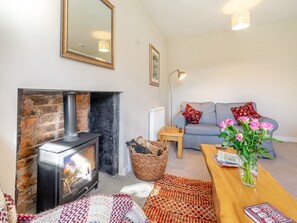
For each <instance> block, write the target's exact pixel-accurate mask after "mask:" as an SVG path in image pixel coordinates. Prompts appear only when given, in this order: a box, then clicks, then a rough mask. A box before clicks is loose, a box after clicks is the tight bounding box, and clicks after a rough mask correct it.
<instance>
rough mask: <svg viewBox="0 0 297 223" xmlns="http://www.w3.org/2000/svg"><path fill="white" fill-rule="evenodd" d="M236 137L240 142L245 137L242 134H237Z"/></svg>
mask: <svg viewBox="0 0 297 223" xmlns="http://www.w3.org/2000/svg"><path fill="white" fill-rule="evenodd" d="M235 137H236V139H237V140H238V141H239V142H241V141H242V139H243V135H242V134H241V133H237V134H236V136H235Z"/></svg>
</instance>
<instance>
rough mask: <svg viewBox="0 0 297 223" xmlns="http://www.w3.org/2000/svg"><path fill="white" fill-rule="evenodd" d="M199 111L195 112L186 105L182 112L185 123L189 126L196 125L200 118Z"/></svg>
mask: <svg viewBox="0 0 297 223" xmlns="http://www.w3.org/2000/svg"><path fill="white" fill-rule="evenodd" d="M202 113H203V112H201V111H198V110H195V108H193V107H192V106H191V105H189V104H187V105H186V109H185V111H184V112H183V116H185V118H186V121H187V123H190V124H198V123H199V120H200V118H201V116H202Z"/></svg>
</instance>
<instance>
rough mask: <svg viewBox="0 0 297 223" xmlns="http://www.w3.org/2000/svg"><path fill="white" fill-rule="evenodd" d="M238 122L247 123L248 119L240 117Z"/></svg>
mask: <svg viewBox="0 0 297 223" xmlns="http://www.w3.org/2000/svg"><path fill="white" fill-rule="evenodd" d="M238 120H239V121H241V122H248V121H249V118H248V117H246V116H240V117H239V118H238Z"/></svg>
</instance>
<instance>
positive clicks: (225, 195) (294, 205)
mask: <svg viewBox="0 0 297 223" xmlns="http://www.w3.org/2000/svg"><path fill="white" fill-rule="evenodd" d="M200 147H201V150H202V152H203V155H204V158H205V162H206V165H207V168H208V171H209V173H210V175H211V178H212V182H213V196H214V203H215V209H216V214H217V219H218V222H224V223H225V222H226V223H227V222H228V223H233V222H240V223H245V222H253V221H252V220H251V219H250V218H249V217H248V216H247V215H246V214H245V213H244V207H246V206H249V205H254V204H259V203H264V202H269V203H270V204H272V205H273V206H275V207H276V208H277V209H279V210H280V211H282V212H283V213H284V214H285V215H287V216H288V217H290V218H292V219H293V220H295V221H296V222H297V200H295V199H294V198H293V197H292V196H291V195H290V194H289V193H288V192H287V191H285V189H284V188H283V187H282V186H280V185H279V183H278V182H277V181H276V180H275V179H274V178H273V177H272V176H271V175H270V174H269V173H268V172H267V171H266V170H265V169H264V168H263V167H262V166H261V165H259V166H258V171H259V172H258V179H257V184H256V186H255V187H248V186H245V185H243V184H242V182H241V180H240V177H239V171H238V168H230V167H229V168H227V167H220V166H219V165H218V164H217V163H216V162H215V161H214V160H213V159H212V156H213V155H214V154H217V152H218V149H217V148H216V147H215V146H214V145H205V144H204V145H200ZM224 151H227V152H232V153H235V150H233V149H231V148H228V149H227V150H224ZM271 162H274V161H271ZM275 162H277V160H275ZM284 174H286V173H284Z"/></svg>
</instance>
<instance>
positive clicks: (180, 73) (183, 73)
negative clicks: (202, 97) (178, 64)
mask: <svg viewBox="0 0 297 223" xmlns="http://www.w3.org/2000/svg"><path fill="white" fill-rule="evenodd" d="M186 76H187V74H186V73H185V72H183V71H179V70H178V75H177V78H178V80H182V79H184V78H185V77H186Z"/></svg>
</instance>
